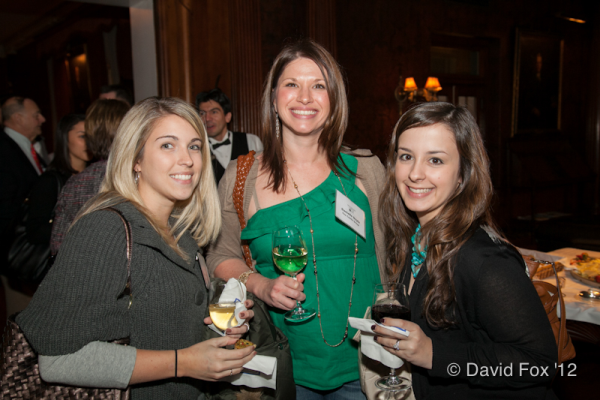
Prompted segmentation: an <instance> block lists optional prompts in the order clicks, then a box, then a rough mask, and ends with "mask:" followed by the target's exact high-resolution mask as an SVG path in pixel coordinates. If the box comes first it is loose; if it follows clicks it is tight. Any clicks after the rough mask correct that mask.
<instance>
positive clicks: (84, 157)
mask: <svg viewBox="0 0 600 400" xmlns="http://www.w3.org/2000/svg"><path fill="white" fill-rule="evenodd" d="M68 147H69V157H70V159H71V166H72V167H73V168H74V169H75V170H78V171H79V172H81V170H79V168H77V166H85V163H86V162H87V161H89V160H90V155H89V153H88V152H87V146H86V145H85V130H84V121H81V122H78V123H76V124H75V125H73V128H72V129H71V130H70V131H69V139H68Z"/></svg>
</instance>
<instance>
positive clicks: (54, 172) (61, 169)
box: [26, 114, 90, 244]
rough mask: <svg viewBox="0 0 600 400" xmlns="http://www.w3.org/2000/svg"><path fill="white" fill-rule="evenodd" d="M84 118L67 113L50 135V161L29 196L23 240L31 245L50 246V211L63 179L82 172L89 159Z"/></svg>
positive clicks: (65, 179) (52, 208) (51, 218)
mask: <svg viewBox="0 0 600 400" xmlns="http://www.w3.org/2000/svg"><path fill="white" fill-rule="evenodd" d="M84 121H85V115H83V114H68V115H65V116H64V117H62V118H61V119H60V121H59V122H58V126H57V128H56V133H55V134H54V159H53V160H52V162H51V163H50V165H49V166H48V168H47V169H46V171H45V172H44V173H43V174H42V175H41V176H40V179H39V180H38V181H37V182H36V183H35V184H34V185H33V188H32V189H31V193H30V194H29V216H28V219H27V225H26V227H27V237H28V238H29V241H30V242H31V243H33V244H44V243H47V244H49V243H50V235H51V233H52V220H53V217H52V215H53V210H54V206H55V205H56V202H57V200H58V195H59V194H60V190H61V189H62V188H63V187H64V185H65V183H66V182H67V180H68V179H69V178H70V177H71V176H73V175H75V174H78V173H79V172H81V171H83V170H84V169H85V167H86V166H87V163H88V161H89V160H90V155H89V153H88V151H87V146H86V144H85V130H84V129H85V128H84Z"/></svg>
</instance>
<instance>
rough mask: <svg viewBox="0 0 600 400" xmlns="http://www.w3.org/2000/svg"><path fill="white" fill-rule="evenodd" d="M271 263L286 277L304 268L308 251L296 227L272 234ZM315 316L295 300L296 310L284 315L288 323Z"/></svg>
mask: <svg viewBox="0 0 600 400" xmlns="http://www.w3.org/2000/svg"><path fill="white" fill-rule="evenodd" d="M272 248H273V262H274V263H275V266H277V268H279V269H280V270H281V272H283V273H284V274H286V275H289V276H291V277H292V278H294V280H295V279H296V275H298V273H299V272H300V271H302V269H304V267H305V266H306V262H307V261H308V251H307V249H306V242H305V241H304V238H303V237H302V232H300V229H298V227H296V226H286V227H285V228H281V229H278V230H276V231H274V232H273V243H272ZM314 315H315V310H313V309H310V308H303V307H302V305H301V304H300V302H299V301H297V300H296V308H294V309H293V310H291V311H289V312H287V313H286V314H285V319H287V320H288V321H294V322H299V321H305V320H307V319H309V318H311V317H313V316H314Z"/></svg>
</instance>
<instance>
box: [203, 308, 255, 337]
mask: <svg viewBox="0 0 600 400" xmlns="http://www.w3.org/2000/svg"><path fill="white" fill-rule="evenodd" d="M244 305H245V306H246V308H247V310H246V311H242V312H241V313H240V318H243V319H245V320H246V322H245V323H244V324H242V325H240V326H237V327H233V328H228V329H226V330H225V334H226V335H227V336H229V337H232V338H235V339H239V338H241V337H243V336H244V335H245V334H247V333H248V331H249V330H250V325H249V324H250V319H252V318H253V317H254V311H252V310H251V308H252V307H254V302H253V301H252V300H246V301H245V302H244ZM204 323H205V324H206V325H210V324H212V323H213V320H212V319H211V318H210V317H206V318H204Z"/></svg>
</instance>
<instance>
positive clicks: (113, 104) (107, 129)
mask: <svg viewBox="0 0 600 400" xmlns="http://www.w3.org/2000/svg"><path fill="white" fill-rule="evenodd" d="M127 111H129V106H128V105H127V104H126V103H125V102H123V101H120V100H110V99H109V100H104V99H101V100H96V101H95V102H94V103H92V105H91V106H90V107H89V108H88V110H87V113H86V116H85V140H86V145H87V151H88V152H89V153H90V155H91V160H92V161H93V163H92V164H91V165H90V166H88V167H87V168H86V169H84V170H83V171H82V172H81V173H79V174H77V175H75V176H73V177H71V178H70V179H69V180H68V181H67V183H66V185H65V187H64V188H63V190H62V192H61V193H60V195H59V197H58V202H57V204H56V212H55V217H54V224H53V226H52V237H51V240H50V251H51V253H52V254H56V253H57V252H58V249H59V247H60V244H61V243H62V241H63V239H64V235H65V234H66V233H67V231H68V230H69V227H70V226H71V223H72V222H73V221H74V220H75V216H76V215H77V213H78V212H79V210H80V209H81V208H82V207H83V205H84V204H85V203H86V202H87V201H88V200H89V199H91V198H92V197H93V196H95V195H96V194H97V193H98V191H99V190H100V184H101V183H102V179H104V175H105V174H106V160H107V159H108V155H109V153H110V148H111V145H112V141H113V139H114V137H115V134H116V132H117V128H118V127H119V124H120V123H121V120H122V119H123V117H124V116H125V114H127Z"/></svg>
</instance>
